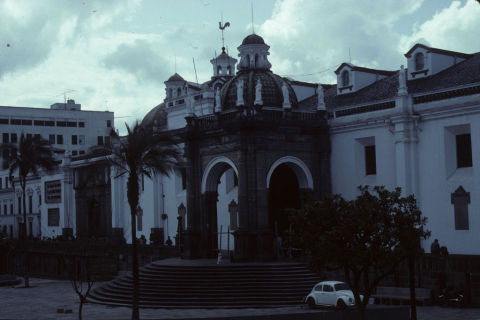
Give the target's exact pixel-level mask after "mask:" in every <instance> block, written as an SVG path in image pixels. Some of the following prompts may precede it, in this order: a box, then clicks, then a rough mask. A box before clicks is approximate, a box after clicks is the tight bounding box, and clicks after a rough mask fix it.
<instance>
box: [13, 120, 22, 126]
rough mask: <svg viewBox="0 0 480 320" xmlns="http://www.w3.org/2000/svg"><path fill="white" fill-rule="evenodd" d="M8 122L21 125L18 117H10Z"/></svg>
mask: <svg viewBox="0 0 480 320" xmlns="http://www.w3.org/2000/svg"><path fill="white" fill-rule="evenodd" d="M10 124H16V125H21V124H22V120H19V119H11V120H10Z"/></svg>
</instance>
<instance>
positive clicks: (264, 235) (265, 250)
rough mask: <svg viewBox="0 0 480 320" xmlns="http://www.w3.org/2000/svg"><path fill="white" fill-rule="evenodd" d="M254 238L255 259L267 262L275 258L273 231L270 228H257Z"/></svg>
mask: <svg viewBox="0 0 480 320" xmlns="http://www.w3.org/2000/svg"><path fill="white" fill-rule="evenodd" d="M256 238H257V239H256V240H257V244H256V251H255V261H259V262H267V261H275V260H277V254H276V251H275V249H276V247H275V233H274V232H273V231H272V230H270V229H265V230H257V232H256Z"/></svg>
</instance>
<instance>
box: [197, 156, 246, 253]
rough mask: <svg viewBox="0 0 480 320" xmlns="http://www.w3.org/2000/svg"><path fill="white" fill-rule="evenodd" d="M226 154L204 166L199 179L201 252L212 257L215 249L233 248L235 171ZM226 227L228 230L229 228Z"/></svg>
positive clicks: (236, 192)
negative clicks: (200, 190)
mask: <svg viewBox="0 0 480 320" xmlns="http://www.w3.org/2000/svg"><path fill="white" fill-rule="evenodd" d="M237 172H238V171H237V168H236V166H235V164H234V163H233V162H232V161H231V160H230V159H229V158H227V157H223V156H221V157H217V158H215V159H214V160H212V161H211V162H210V163H209V164H208V165H207V167H206V168H205V172H204V175H203V179H202V196H203V214H202V221H201V225H202V229H203V244H204V248H203V250H202V251H203V256H204V257H205V258H211V257H214V255H215V254H216V253H217V250H222V251H223V252H228V251H229V250H233V248H234V237H233V234H232V232H233V231H234V230H235V229H236V227H237V225H238V223H237V221H238V212H237V208H238V206H235V204H236V203H238V178H237V177H238V175H237V174H238V173H237ZM229 231H230V232H229Z"/></svg>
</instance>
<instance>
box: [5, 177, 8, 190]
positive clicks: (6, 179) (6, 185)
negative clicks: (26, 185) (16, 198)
mask: <svg viewBox="0 0 480 320" xmlns="http://www.w3.org/2000/svg"><path fill="white" fill-rule="evenodd" d="M5 189H8V178H5Z"/></svg>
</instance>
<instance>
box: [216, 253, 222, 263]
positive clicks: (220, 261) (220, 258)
mask: <svg viewBox="0 0 480 320" xmlns="http://www.w3.org/2000/svg"><path fill="white" fill-rule="evenodd" d="M217 264H222V253H221V252H219V253H218V259H217Z"/></svg>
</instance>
